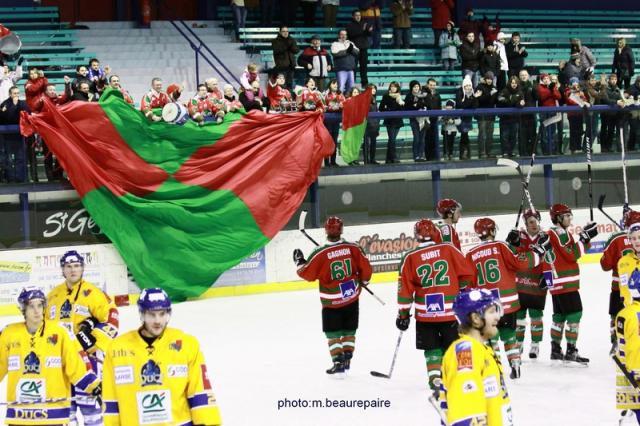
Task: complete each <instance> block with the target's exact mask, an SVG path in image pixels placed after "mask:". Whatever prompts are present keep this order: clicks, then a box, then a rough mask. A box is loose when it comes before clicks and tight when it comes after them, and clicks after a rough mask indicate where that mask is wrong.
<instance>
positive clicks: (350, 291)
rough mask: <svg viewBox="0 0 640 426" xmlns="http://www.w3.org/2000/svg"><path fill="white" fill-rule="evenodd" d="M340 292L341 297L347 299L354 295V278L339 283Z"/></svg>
mask: <svg viewBox="0 0 640 426" xmlns="http://www.w3.org/2000/svg"><path fill="white" fill-rule="evenodd" d="M340 293H342V298H343V299H348V298H350V297H353V296H355V295H356V282H355V281H354V280H349V281H345V282H343V283H340Z"/></svg>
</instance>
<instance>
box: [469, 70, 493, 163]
mask: <svg viewBox="0 0 640 426" xmlns="http://www.w3.org/2000/svg"><path fill="white" fill-rule="evenodd" d="M494 82H495V75H494V74H493V72H491V71H487V72H486V73H485V74H484V76H483V77H482V80H481V81H480V83H479V84H478V86H477V87H476V89H475V93H474V95H473V96H474V97H475V98H476V101H477V103H478V106H477V107H478V108H495V107H496V101H497V98H498V90H497V89H496V87H495V86H494ZM495 120H496V117H495V116H494V115H479V116H477V117H476V121H477V122H478V158H484V157H485V156H487V157H491V156H492V153H491V147H492V145H493V128H494V125H495Z"/></svg>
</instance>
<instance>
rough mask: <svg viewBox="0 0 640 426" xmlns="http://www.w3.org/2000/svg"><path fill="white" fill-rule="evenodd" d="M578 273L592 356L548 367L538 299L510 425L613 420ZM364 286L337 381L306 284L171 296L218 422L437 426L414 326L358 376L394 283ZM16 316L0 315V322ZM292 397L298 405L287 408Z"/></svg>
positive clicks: (377, 344)
mask: <svg viewBox="0 0 640 426" xmlns="http://www.w3.org/2000/svg"><path fill="white" fill-rule="evenodd" d="M581 277H582V280H581V291H580V292H581V295H582V300H583V304H584V315H583V319H582V322H581V327H580V336H579V340H578V348H579V350H580V352H581V354H582V355H583V356H586V357H588V358H590V360H591V363H590V365H589V367H586V368H584V367H567V366H562V365H560V366H552V365H551V363H550V361H549V352H550V348H549V346H550V343H549V325H550V322H551V308H552V306H551V299H550V296H549V298H548V299H547V307H546V310H545V335H544V341H543V343H542V346H541V354H540V358H539V359H538V360H537V361H534V362H531V361H529V360H528V357H527V355H526V354H527V351H528V342H529V335H528V334H527V340H526V346H525V357H524V363H523V367H522V378H521V379H518V380H516V381H513V380H510V379H509V378H508V377H506V381H507V387H508V390H509V393H510V396H511V401H512V407H513V413H514V422H515V425H518V426H529V425H536V426H537V425H549V426H567V425H589V426H596V425H617V424H618V422H617V420H618V418H619V413H618V412H617V411H616V410H615V377H614V376H615V368H614V364H613V361H611V359H610V358H609V357H608V353H609V349H610V343H609V318H608V314H607V310H608V301H609V290H610V274H609V273H605V272H602V271H601V270H600V266H599V264H597V263H595V264H588V265H581ZM372 289H373V290H374V292H375V293H376V294H378V295H379V296H380V297H381V298H382V299H383V300H384V301H385V302H386V306H382V305H380V304H379V303H378V302H377V301H376V300H375V299H374V298H373V297H371V296H370V295H369V294H367V293H366V292H363V294H362V296H361V297H360V328H359V330H358V333H357V341H356V353H355V356H354V360H353V361H352V369H351V372H350V374H349V376H348V377H347V378H346V379H345V380H335V379H332V378H331V377H330V376H328V375H327V374H326V373H325V369H327V368H328V367H329V366H330V364H331V362H330V359H329V355H328V350H327V345H326V340H325V337H324V335H323V333H322V331H321V323H320V301H319V298H318V294H317V291H314V290H304V291H296V292H284V293H271V294H262V295H251V296H239V297H227V298H214V299H206V300H200V301H195V302H187V303H181V304H178V305H176V306H175V307H174V313H173V317H172V319H171V325H172V326H174V327H178V328H181V329H183V330H186V331H188V332H189V333H191V334H193V335H195V336H196V337H197V338H198V339H199V340H200V343H201V345H202V349H203V351H204V354H205V357H206V359H207V364H208V368H209V371H210V377H211V379H212V381H213V385H214V388H215V391H216V395H217V400H218V404H219V406H220V409H221V413H222V418H223V422H224V424H225V425H229V426H250V425H251V426H253V425H274V426H275V425H278V426H285V425H286V426H289V425H290V426H294V425H295V426H300V425H303V426H307V425H310V426H316V425H318V426H321V425H322V426H325V425H345V426H347V425H348V426H357V425H363V426H364V425H368V426H374V425H376V426H377V425H385V426H388V425H401V424H419V425H438V424H439V418H438V416H437V413H436V412H435V411H434V409H433V408H432V407H431V405H430V404H429V403H428V401H427V396H428V393H427V390H426V368H425V362H424V357H423V354H422V352H421V351H418V350H416V349H415V331H414V327H413V324H412V325H411V327H410V328H409V330H408V331H407V332H406V333H404V336H403V339H402V343H401V346H400V351H399V354H398V358H397V363H396V367H395V370H394V372H393V376H392V378H391V379H390V380H387V379H381V378H376V377H373V376H371V375H370V373H369V372H370V371H371V370H378V371H381V372H388V369H389V366H390V362H391V358H392V355H393V350H394V348H395V344H396V341H397V338H398V333H399V332H398V330H397V329H396V327H395V317H396V312H397V307H396V301H395V291H396V284H395V283H387V284H377V285H372ZM120 318H121V330H123V331H127V330H130V329H132V328H134V327H137V326H138V325H139V316H138V313H137V309H136V308H135V307H134V306H129V307H124V308H121V316H120ZM17 320H20V318H19V317H2V318H0V323H1V324H2V325H4V324H6V323H9V322H13V321H17ZM503 359H504V357H503ZM503 363H504V364H506V359H504V362H503ZM508 371H509V370H508V368H506V373H507V376H508ZM1 386H2V390H1V392H0V400H1V401H6V398H5V394H6V389H5V387H6V382H5V381H3V382H2V384H1ZM326 399H329V400H332V401H335V400H339V401H340V400H341V401H353V400H360V401H367V400H368V401H370V402H371V401H380V400H387V401H389V406H388V407H385V406H384V405H382V407H380V408H367V409H366V410H365V409H363V408H339V407H338V408H336V407H331V408H310V407H311V405H312V404H313V403H312V402H311V401H312V400H320V401H322V402H324V401H326ZM285 400H288V401H289V402H290V403H289V404H288V405H287V404H286V402H285ZM279 402H280V405H281V408H280V409H279V408H278V404H279ZM283 404H285V406H284V407H282V405H283ZM300 404H301V405H306V404H308V407H306V408H305V407H299V406H298V407H294V406H296V405H300ZM2 414H4V409H3V410H2Z"/></svg>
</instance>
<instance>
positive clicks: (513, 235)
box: [507, 228, 520, 247]
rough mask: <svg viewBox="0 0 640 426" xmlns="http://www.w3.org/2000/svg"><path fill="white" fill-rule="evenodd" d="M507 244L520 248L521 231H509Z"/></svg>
mask: <svg viewBox="0 0 640 426" xmlns="http://www.w3.org/2000/svg"><path fill="white" fill-rule="evenodd" d="M507 242H508V243H509V244H511V245H512V246H514V247H518V246H519V245H520V231H518V230H517V229H515V228H513V229H512V230H511V231H509V235H507Z"/></svg>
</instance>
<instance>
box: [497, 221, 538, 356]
mask: <svg viewBox="0 0 640 426" xmlns="http://www.w3.org/2000/svg"><path fill="white" fill-rule="evenodd" d="M522 217H523V218H524V224H525V228H524V229H521V230H520V231H513V230H512V231H511V232H510V233H509V236H508V237H507V242H508V243H509V244H510V245H511V246H512V247H513V248H515V249H516V250H517V251H518V253H526V252H529V251H531V247H532V246H533V245H534V244H537V243H538V239H539V237H540V233H541V232H542V228H541V227H540V212H539V211H537V210H536V211H533V210H531V209H527V210H525V211H524V213H523V215H522ZM514 234H515V235H514ZM542 267H543V263H542V262H541V263H540V264H539V265H538V266H536V267H534V268H530V269H527V270H525V271H518V272H516V288H517V289H518V299H519V300H520V309H519V310H518V312H516V340H517V341H518V350H519V352H520V354H522V350H523V344H524V335H525V331H526V328H527V312H528V313H529V318H531V347H530V349H529V358H532V359H535V358H538V354H539V353H540V342H541V341H542V336H543V332H544V324H543V321H542V317H543V313H544V306H545V304H546V301H547V289H546V287H544V286H543V287H541V286H540V282H541V281H542V280H543V279H544V278H543V276H542Z"/></svg>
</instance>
